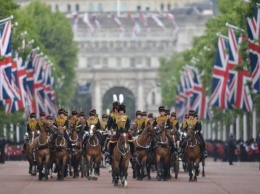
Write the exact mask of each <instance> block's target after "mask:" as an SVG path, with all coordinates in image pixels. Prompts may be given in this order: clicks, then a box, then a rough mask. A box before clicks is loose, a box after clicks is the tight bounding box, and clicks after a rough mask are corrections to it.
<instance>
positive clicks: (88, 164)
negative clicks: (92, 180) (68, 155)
mask: <svg viewBox="0 0 260 194" xmlns="http://www.w3.org/2000/svg"><path fill="white" fill-rule="evenodd" d="M86 160H87V168H86V172H87V176H86V178H87V179H89V169H90V157H89V156H87V155H86Z"/></svg>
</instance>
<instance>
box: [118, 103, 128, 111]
mask: <svg viewBox="0 0 260 194" xmlns="http://www.w3.org/2000/svg"><path fill="white" fill-rule="evenodd" d="M121 110H122V111H124V113H125V112H126V110H125V105H124V104H120V105H119V106H118V108H117V111H118V112H119V111H121Z"/></svg>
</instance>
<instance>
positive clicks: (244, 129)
mask: <svg viewBox="0 0 260 194" xmlns="http://www.w3.org/2000/svg"><path fill="white" fill-rule="evenodd" d="M243 139H244V141H246V140H247V139H248V137H247V115H246V112H244V114H243Z"/></svg>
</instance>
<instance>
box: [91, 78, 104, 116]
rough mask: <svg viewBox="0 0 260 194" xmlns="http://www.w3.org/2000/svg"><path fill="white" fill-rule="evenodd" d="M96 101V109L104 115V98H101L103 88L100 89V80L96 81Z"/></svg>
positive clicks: (99, 113)
mask: <svg viewBox="0 0 260 194" xmlns="http://www.w3.org/2000/svg"><path fill="white" fill-rule="evenodd" d="M92 99H94V102H95V107H94V108H95V109H96V111H97V114H98V115H99V116H101V115H102V99H101V90H100V82H99V81H96V82H95V95H94V96H93V98H92Z"/></svg>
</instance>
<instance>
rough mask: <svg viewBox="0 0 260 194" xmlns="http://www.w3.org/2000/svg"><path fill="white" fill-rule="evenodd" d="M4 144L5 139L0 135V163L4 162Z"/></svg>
mask: <svg viewBox="0 0 260 194" xmlns="http://www.w3.org/2000/svg"><path fill="white" fill-rule="evenodd" d="M5 144H6V139H5V137H4V136H3V135H1V136H0V152H1V154H0V163H5Z"/></svg>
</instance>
